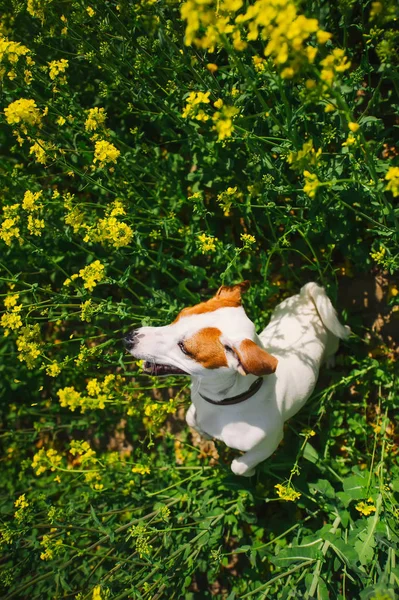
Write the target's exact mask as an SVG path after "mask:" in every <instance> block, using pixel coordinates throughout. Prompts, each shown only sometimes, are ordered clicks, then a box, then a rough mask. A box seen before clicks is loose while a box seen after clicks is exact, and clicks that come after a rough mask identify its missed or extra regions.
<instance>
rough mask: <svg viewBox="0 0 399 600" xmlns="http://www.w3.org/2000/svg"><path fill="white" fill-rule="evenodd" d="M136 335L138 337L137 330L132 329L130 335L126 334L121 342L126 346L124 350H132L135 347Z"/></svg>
mask: <svg viewBox="0 0 399 600" xmlns="http://www.w3.org/2000/svg"><path fill="white" fill-rule="evenodd" d="M138 335H139V330H138V329H133V330H132V331H131V332H130V333H128V334H127V336H126V337H125V338H124V340H123V342H124V344H125V346H126V350H129V351H130V350H133V348H134V347H135V345H136V344H137V342H138Z"/></svg>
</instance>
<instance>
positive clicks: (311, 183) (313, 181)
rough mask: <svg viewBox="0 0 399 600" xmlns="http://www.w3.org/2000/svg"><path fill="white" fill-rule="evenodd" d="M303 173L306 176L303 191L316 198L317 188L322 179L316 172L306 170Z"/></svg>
mask: <svg viewBox="0 0 399 600" xmlns="http://www.w3.org/2000/svg"><path fill="white" fill-rule="evenodd" d="M303 174H304V176H305V185H304V186H303V191H304V192H305V194H307V195H308V196H309V198H314V197H315V196H316V192H317V188H318V187H319V185H320V181H319V179H318V177H317V175H316V174H315V173H310V172H309V171H304V172H303Z"/></svg>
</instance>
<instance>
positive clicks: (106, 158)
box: [93, 140, 120, 168]
mask: <svg viewBox="0 0 399 600" xmlns="http://www.w3.org/2000/svg"><path fill="white" fill-rule="evenodd" d="M119 155H120V150H118V149H117V148H115V146H114V145H113V144H111V143H110V142H107V141H105V140H98V141H97V142H96V144H95V149H94V159H93V163H96V162H98V163H99V167H100V168H102V167H104V165H106V164H107V163H110V162H113V163H115V162H116V161H117V158H118V156H119Z"/></svg>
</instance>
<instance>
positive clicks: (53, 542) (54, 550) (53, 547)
mask: <svg viewBox="0 0 399 600" xmlns="http://www.w3.org/2000/svg"><path fill="white" fill-rule="evenodd" d="M50 531H56V529H51V530H50ZM40 545H41V546H43V547H44V552H41V553H40V558H41V560H53V558H54V556H56V555H57V554H59V553H60V552H61V549H62V539H60V538H57V539H55V538H54V537H53V536H51V535H46V534H45V535H44V536H43V538H42V541H41V542H40Z"/></svg>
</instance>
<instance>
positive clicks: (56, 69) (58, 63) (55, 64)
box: [47, 58, 69, 83]
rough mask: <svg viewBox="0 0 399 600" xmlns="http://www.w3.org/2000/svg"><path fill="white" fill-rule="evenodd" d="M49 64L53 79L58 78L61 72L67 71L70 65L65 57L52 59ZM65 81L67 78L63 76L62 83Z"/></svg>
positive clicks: (50, 74)
mask: <svg viewBox="0 0 399 600" xmlns="http://www.w3.org/2000/svg"><path fill="white" fill-rule="evenodd" d="M47 64H48V66H49V76H50V79H52V80H53V81H54V79H57V77H58V75H60V74H61V73H65V71H66V70H67V68H68V66H69V62H68V60H66V59H65V58H61V60H52V61H50V62H49V63H47ZM65 81H66V79H65V78H64V77H63V78H61V81H60V83H65Z"/></svg>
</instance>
